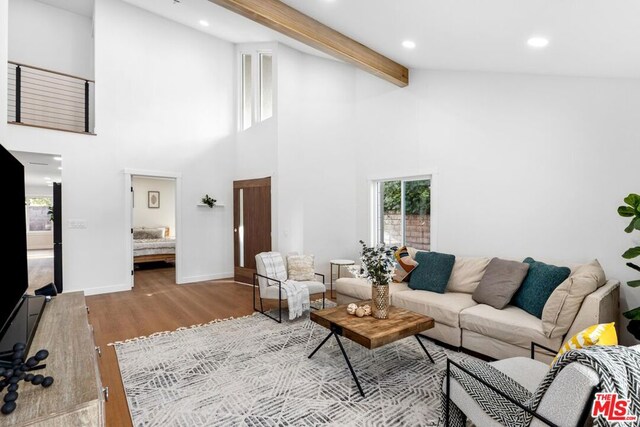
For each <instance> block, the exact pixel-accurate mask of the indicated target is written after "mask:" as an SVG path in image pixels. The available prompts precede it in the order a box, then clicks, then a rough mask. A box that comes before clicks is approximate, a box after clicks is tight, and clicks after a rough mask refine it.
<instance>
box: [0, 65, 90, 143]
mask: <svg viewBox="0 0 640 427" xmlns="http://www.w3.org/2000/svg"><path fill="white" fill-rule="evenodd" d="M8 83H9V84H8V89H9V91H8V92H9V93H8V103H9V105H8V106H7V107H8V118H7V120H8V122H9V123H13V124H20V125H25V126H34V127H40V128H46V129H55V130H63V131H69V132H78V133H86V134H93V127H94V125H93V123H94V121H93V117H92V115H93V114H92V113H93V104H92V102H93V100H92V98H93V93H94V86H95V82H94V81H93V80H89V79H85V78H82V77H76V76H72V75H69V74H64V73H59V72H56V71H51V70H46V69H44V68H39V67H34V66H31V65H25V64H20V63H17V62H12V61H9V82H8Z"/></svg>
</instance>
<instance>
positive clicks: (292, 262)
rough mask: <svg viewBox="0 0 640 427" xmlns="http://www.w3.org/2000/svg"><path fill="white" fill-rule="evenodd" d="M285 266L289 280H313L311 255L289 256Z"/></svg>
mask: <svg viewBox="0 0 640 427" xmlns="http://www.w3.org/2000/svg"><path fill="white" fill-rule="evenodd" d="M287 265H288V268H289V279H290V280H297V281H298V282H309V281H312V280H314V279H315V268H314V257H313V255H289V256H288V257H287Z"/></svg>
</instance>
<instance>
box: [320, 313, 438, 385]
mask: <svg viewBox="0 0 640 427" xmlns="http://www.w3.org/2000/svg"><path fill="white" fill-rule="evenodd" d="M364 304H371V301H361V302H359V303H358V305H364ZM310 317H311V320H312V321H313V322H315V323H317V324H319V325H322V326H324V327H325V328H327V329H329V331H330V332H329V335H327V337H326V338H325V339H324V340H323V341H322V342H321V343H320V345H319V346H318V347H316V349H315V350H313V352H311V354H310V355H309V359H311V358H312V357H313V355H314V354H316V352H317V351H318V350H320V348H321V347H322V346H323V345H324V344H325V343H326V342H327V341H328V340H329V338H331V336H334V337H335V338H336V341H337V342H338V346H339V347H340V351H342V355H343V356H344V360H345V361H346V362H347V366H348V367H349V371H351V375H352V376H353V379H354V380H355V382H356V385H357V386H358V390H360V394H361V395H362V397H364V391H362V387H361V386H360V381H358V377H357V376H356V373H355V371H354V370H353V367H352V366H351V362H350V361H349V357H348V356H347V352H346V351H344V347H343V346H342V342H341V341H340V338H339V336H342V337H345V338H349V339H350V340H351V341H354V342H356V343H358V344H360V345H361V346H363V347H365V348H368V349H369V350H372V349H374V348H378V347H382V346H385V345H387V344H391V343H392V342H395V341H398V340H401V339H404V338H407V337H410V336H414V337H416V339H417V340H418V343H419V344H420V347H422V349H423V350H424V352H425V353H426V354H427V356H428V357H429V360H430V361H431V363H435V362H434V361H433V358H432V357H431V355H430V354H429V352H428V351H427V348H426V347H425V346H424V344H423V343H422V341H420V333H421V332H424V331H426V330H429V329H431V328H433V326H434V320H433V319H432V318H431V317H428V316H423V315H422V314H418V313H414V312H413V311H409V310H405V309H403V308H398V307H394V306H391V307H390V309H389V318H388V319H375V318H374V317H372V316H365V317H357V316H353V315H350V314H348V313H347V305H339V306H337V307H334V308H327V309H325V310H317V311H312V312H311V314H310Z"/></svg>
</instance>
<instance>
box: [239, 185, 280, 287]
mask: <svg viewBox="0 0 640 427" xmlns="http://www.w3.org/2000/svg"><path fill="white" fill-rule="evenodd" d="M233 236H234V245H233V246H234V257H233V258H234V280H236V281H238V282H243V283H253V273H255V271H256V259H255V256H256V254H259V253H260V252H268V251H270V250H271V178H261V179H250V180H245V181H235V182H234V183H233Z"/></svg>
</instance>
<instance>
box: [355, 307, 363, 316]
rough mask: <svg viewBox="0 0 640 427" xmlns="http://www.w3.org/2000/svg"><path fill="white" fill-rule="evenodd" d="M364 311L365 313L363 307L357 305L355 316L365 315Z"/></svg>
mask: <svg viewBox="0 0 640 427" xmlns="http://www.w3.org/2000/svg"><path fill="white" fill-rule="evenodd" d="M364 313H365V311H364V308H362V307H358V309H357V310H356V316H358V317H364V316H365V314H364Z"/></svg>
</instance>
